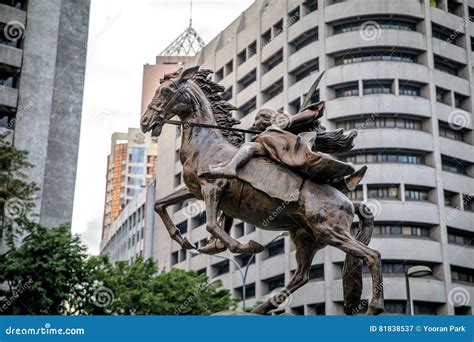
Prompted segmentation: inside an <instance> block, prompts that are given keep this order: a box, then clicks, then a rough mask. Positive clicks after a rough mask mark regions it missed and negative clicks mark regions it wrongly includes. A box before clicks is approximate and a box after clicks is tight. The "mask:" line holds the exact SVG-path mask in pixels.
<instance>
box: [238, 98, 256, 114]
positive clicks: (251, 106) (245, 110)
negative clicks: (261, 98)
mask: <svg viewBox="0 0 474 342" xmlns="http://www.w3.org/2000/svg"><path fill="white" fill-rule="evenodd" d="M255 109H257V98H255V97H254V98H253V99H251V100H249V101H247V102H246V103H244V104H243V105H242V106H240V108H239V113H240V117H241V118H242V117H244V116H246V115H248V114H250V113H251V112H253V111H254V110H255Z"/></svg>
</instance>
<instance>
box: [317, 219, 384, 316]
mask: <svg viewBox="0 0 474 342" xmlns="http://www.w3.org/2000/svg"><path fill="white" fill-rule="evenodd" d="M314 229H315V231H317V232H319V233H320V234H321V233H322V234H321V235H322V236H323V242H324V243H327V244H328V245H330V246H334V247H336V248H338V249H340V250H342V251H343V252H345V253H348V254H350V255H352V256H354V257H356V258H360V259H363V260H364V261H365V262H366V263H367V266H368V267H369V270H370V273H371V277H372V295H371V297H372V299H371V301H370V304H369V308H368V310H367V315H378V314H380V313H382V312H383V311H384V300H383V279H382V259H381V257H380V253H379V252H378V251H377V250H374V249H372V248H369V247H367V246H366V245H364V244H363V243H361V242H359V241H357V240H355V239H354V238H353V237H352V236H351V235H350V233H349V227H341V226H334V227H333V226H331V225H330V224H328V223H326V224H324V223H319V224H317V225H316V226H315V227H314Z"/></svg>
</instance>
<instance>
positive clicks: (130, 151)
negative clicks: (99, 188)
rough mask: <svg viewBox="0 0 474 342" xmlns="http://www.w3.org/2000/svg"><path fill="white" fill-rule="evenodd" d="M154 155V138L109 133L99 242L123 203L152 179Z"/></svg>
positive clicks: (133, 132) (132, 130)
mask: <svg viewBox="0 0 474 342" xmlns="http://www.w3.org/2000/svg"><path fill="white" fill-rule="evenodd" d="M156 154H157V144H156V140H155V138H152V137H150V136H149V135H144V134H143V133H142V132H141V130H140V129H138V128H129V129H128V132H127V133H114V134H112V145H111V150H110V154H109V156H108V158H107V175H106V177H107V181H106V194H105V204H104V217H103V227H102V239H104V236H106V235H107V231H108V230H109V228H110V226H111V225H112V224H113V223H114V222H115V220H116V219H117V217H118V216H119V214H120V213H121V212H122V210H123V209H124V208H125V207H126V206H127V204H128V203H129V202H130V201H132V200H133V199H134V198H135V197H137V196H138V195H139V194H140V193H141V192H142V191H143V190H144V189H145V187H146V185H147V184H148V183H149V182H150V181H151V180H153V177H154V176H155V164H156ZM103 243H104V241H102V244H103Z"/></svg>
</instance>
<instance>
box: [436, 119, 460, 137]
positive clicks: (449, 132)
mask: <svg viewBox="0 0 474 342" xmlns="http://www.w3.org/2000/svg"><path fill="white" fill-rule="evenodd" d="M439 136H440V137H445V138H448V139H453V140H457V141H463V138H462V132H461V131H460V130H454V129H452V128H451V127H449V125H447V124H445V123H442V122H439Z"/></svg>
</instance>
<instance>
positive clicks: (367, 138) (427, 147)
mask: <svg viewBox="0 0 474 342" xmlns="http://www.w3.org/2000/svg"><path fill="white" fill-rule="evenodd" d="M354 142H355V147H354V149H374V148H381V149H384V148H400V149H407V150H410V149H416V150H422V151H433V139H432V136H431V134H429V133H426V132H422V131H415V130H407V129H390V128H378V129H377V128H375V129H365V130H362V131H360V132H359V135H358V137H357V138H356V139H355V140H354Z"/></svg>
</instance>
